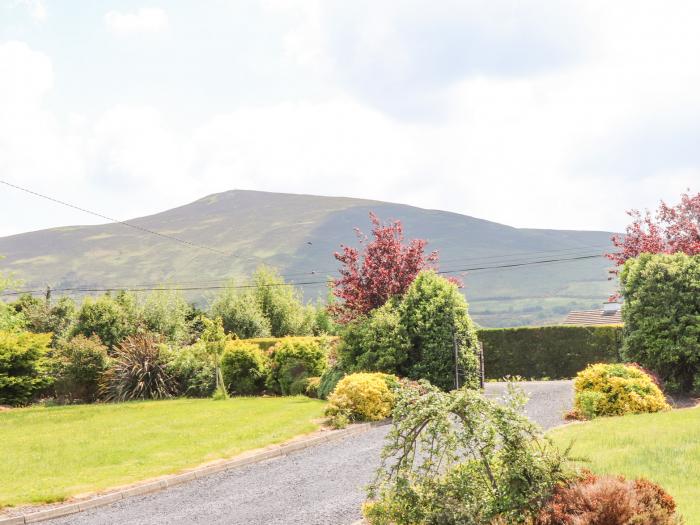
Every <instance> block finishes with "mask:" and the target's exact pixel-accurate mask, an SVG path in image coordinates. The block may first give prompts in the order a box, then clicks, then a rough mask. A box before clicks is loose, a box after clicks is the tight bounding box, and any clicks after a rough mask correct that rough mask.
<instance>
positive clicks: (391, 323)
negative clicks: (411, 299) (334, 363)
mask: <svg viewBox="0 0 700 525" xmlns="http://www.w3.org/2000/svg"><path fill="white" fill-rule="evenodd" d="M341 337H342V339H341V342H340V344H339V346H338V358H339V360H340V362H341V364H342V367H343V368H345V369H346V370H348V371H352V372H360V371H367V372H385V373H387V374H396V375H404V374H405V373H406V368H407V367H406V363H407V361H408V358H409V352H410V344H409V340H408V335H407V333H406V327H405V326H404V325H403V324H402V323H401V316H400V315H399V311H398V308H397V306H396V304H395V301H389V302H387V303H386V304H385V305H384V306H382V307H380V308H377V309H375V310H373V311H372V312H370V314H369V315H368V316H366V317H361V318H359V319H356V320H355V321H352V322H351V323H348V324H347V325H346V326H345V328H344V329H343V331H342V336H341Z"/></svg>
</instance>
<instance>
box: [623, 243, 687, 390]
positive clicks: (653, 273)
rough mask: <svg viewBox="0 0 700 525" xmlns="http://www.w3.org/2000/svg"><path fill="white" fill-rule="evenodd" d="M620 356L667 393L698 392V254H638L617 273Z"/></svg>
mask: <svg viewBox="0 0 700 525" xmlns="http://www.w3.org/2000/svg"><path fill="white" fill-rule="evenodd" d="M620 287H621V291H622V295H623V296H624V298H625V303H624V305H623V308H622V317H623V320H624V322H625V328H624V345H623V350H622V351H623V355H624V356H625V358H626V359H627V360H629V361H634V362H636V363H639V364H640V365H642V366H644V367H646V368H648V369H650V370H652V371H654V372H656V373H657V374H659V375H660V376H661V378H662V379H663V381H664V382H665V384H666V388H668V389H669V390H671V391H682V392H690V391H693V390H696V391H698V392H700V300H698V298H699V297H700V255H695V256H689V255H685V254H682V253H676V254H674V255H652V254H642V255H640V256H639V257H638V258H636V259H630V260H629V261H627V262H626V263H625V265H624V267H623V268H622V271H621V272H620Z"/></svg>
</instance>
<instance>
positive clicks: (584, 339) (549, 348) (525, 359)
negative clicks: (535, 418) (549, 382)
mask: <svg viewBox="0 0 700 525" xmlns="http://www.w3.org/2000/svg"><path fill="white" fill-rule="evenodd" d="M478 335H479V340H480V341H481V343H482V344H483V345H484V363H485V364H484V369H485V374H486V377H487V378H489V379H501V378H503V377H505V376H522V377H525V378H545V377H546V378H549V379H568V378H571V377H574V376H575V375H576V374H577V373H578V371H579V370H582V369H584V368H585V367H586V366H588V365H590V364H592V363H614V362H618V361H619V360H620V355H619V352H620V347H621V345H622V327H621V326H618V325H602V326H538V327H522V328H494V329H491V328H489V329H481V330H479V332H478Z"/></svg>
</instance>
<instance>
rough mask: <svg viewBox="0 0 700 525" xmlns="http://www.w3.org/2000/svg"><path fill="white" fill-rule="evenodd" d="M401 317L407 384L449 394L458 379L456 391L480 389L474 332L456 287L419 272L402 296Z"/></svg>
mask: <svg viewBox="0 0 700 525" xmlns="http://www.w3.org/2000/svg"><path fill="white" fill-rule="evenodd" d="M399 315H400V318H401V324H402V325H403V326H404V328H405V330H406V334H407V336H408V341H409V346H410V353H409V357H408V363H407V370H406V375H407V376H408V377H409V378H412V379H427V380H428V381H430V382H431V383H432V384H433V385H435V386H437V387H439V388H441V389H443V390H451V389H452V388H454V386H455V373H458V374H459V378H460V379H459V386H468V387H471V388H477V387H478V386H479V383H478V378H479V373H478V367H479V365H478V358H477V356H476V348H477V345H478V344H479V341H478V339H477V335H476V327H475V326H474V323H473V322H472V320H471V317H469V311H468V305H467V301H466V300H465V299H464V296H463V295H462V294H461V293H460V292H459V290H458V288H457V285H456V284H454V283H453V282H450V281H449V280H447V279H445V278H444V277H440V276H439V275H437V274H436V273H435V272H434V271H430V270H426V271H422V272H421V273H420V274H418V276H417V277H416V279H415V280H414V281H413V282H412V283H411V286H410V287H409V288H408V290H407V291H406V294H405V295H404V297H403V300H402V301H401V305H400V306H399ZM455 354H456V356H455ZM455 358H456V360H457V363H456V365H457V367H458V368H457V370H456V371H455Z"/></svg>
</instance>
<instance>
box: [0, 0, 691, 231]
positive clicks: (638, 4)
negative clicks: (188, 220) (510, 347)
mask: <svg viewBox="0 0 700 525" xmlns="http://www.w3.org/2000/svg"><path fill="white" fill-rule="evenodd" d="M698 19H700V3H698V2H693V1H682V0H679V1H676V2H658V1H646V0H641V1H640V0H635V1H631V0H618V1H616V2H609V1H602V0H581V1H575V0H572V1H570V2H559V1H555V0H549V1H540V0H532V1H530V2H516V1H500V0H483V1H480V0H476V1H473V0H455V1H452V0H441V1H440V2H435V1H427V0H425V1H423V0H400V1H399V0H396V1H382V2H376V1H365V0H355V1H353V2H347V1H340V0H318V1H315V0H260V1H246V0H238V1H230V2H226V1H222V0H208V1H206V2H195V1H192V0H190V1H187V2H185V1H178V0H169V1H168V2H161V3H157V2H156V3H142V2H132V1H122V2H115V1H101V2H87V1H86V2H65V1H60V0H56V1H52V0H0V179H2V180H5V181H7V182H10V183H13V184H17V185H21V186H24V187H27V188H29V189H32V190H34V191H38V192H41V193H45V194H47V195H50V196H52V197H54V198H57V199H61V200H64V201H67V202H70V203H73V204H76V205H78V206H82V207H84V208H89V209H91V210H94V211H96V212H99V213H101V214H103V215H107V216H109V217H114V218H117V219H121V220H123V219H128V218H132V217H135V216H142V215H147V214H151V213H155V212H158V211H162V210H165V209H168V208H171V207H174V206H178V205H182V204H186V203H188V202H191V201H194V200H196V199H198V198H201V197H203V196H205V195H208V194H211V193H215V192H220V191H226V190H231V189H252V190H263V191H275V192H290V193H310V194H316V195H339V196H348V197H361V198H370V199H378V200H386V201H392V202H400V203H405V204H411V205H415V206H420V207H424V208H435V209H442V210H449V211H454V212H458V213H463V214H467V215H471V216H475V217H480V218H484V219H488V220H492V221H496V222H500V223H504V224H508V225H512V226H517V227H534V228H559V229H592V230H612V231H620V230H622V229H623V228H624V226H625V224H626V223H627V222H628V221H627V218H628V217H627V216H626V214H625V210H628V209H631V208H639V209H643V208H655V207H656V206H657V204H658V202H659V200H660V199H664V200H666V201H668V202H675V201H677V200H678V198H679V195H680V194H681V193H682V192H683V191H685V190H686V189H690V190H691V191H700V147H698V146H700V118H699V117H700V31H698V30H697V20H698ZM0 210H2V211H1V215H0V217H1V219H2V220H1V221H0V235H11V234H15V233H20V232H24V231H31V230H36V229H41V228H47V227H54V226H61V225H70V224H89V223H96V222H104V221H101V220H100V219H97V218H95V217H92V216H90V215H86V214H83V213H80V212H78V211H75V210H71V209H69V208H65V207H61V206H60V205H57V204H53V203H50V202H47V201H44V200H41V199H39V198H37V197H33V196H30V195H27V194H23V193H22V192H19V191H18V190H15V189H12V188H9V187H6V186H2V185H0Z"/></svg>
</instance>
